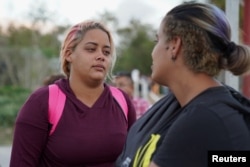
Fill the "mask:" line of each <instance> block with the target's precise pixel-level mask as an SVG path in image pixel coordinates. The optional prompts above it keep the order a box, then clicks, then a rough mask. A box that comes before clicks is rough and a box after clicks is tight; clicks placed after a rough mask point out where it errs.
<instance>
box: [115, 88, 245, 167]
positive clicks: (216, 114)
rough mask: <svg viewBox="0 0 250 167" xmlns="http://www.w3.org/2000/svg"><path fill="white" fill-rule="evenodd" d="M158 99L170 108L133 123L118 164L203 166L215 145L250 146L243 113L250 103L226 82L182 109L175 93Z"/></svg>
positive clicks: (199, 96) (228, 148) (215, 147)
mask: <svg viewBox="0 0 250 167" xmlns="http://www.w3.org/2000/svg"><path fill="white" fill-rule="evenodd" d="M159 103H160V105H159V106H161V105H165V111H164V108H159V107H158V108H154V109H151V111H150V114H146V115H145V116H143V117H142V119H141V120H138V122H136V124H134V126H133V127H132V129H131V130H130V132H129V135H128V138H127V142H126V146H125V148H124V150H123V153H122V154H121V155H120V157H119V158H118V160H117V163H116V164H117V166H123V167H125V166H136V167H140V166H143V165H145V166H148V165H149V164H150V162H151V161H154V163H156V164H157V165H158V166H161V167H166V166H170V167H183V166H185V167H196V166H197V167H203V166H207V158H208V156H207V153H208V151H210V150H250V134H249V129H248V128H247V126H246V123H245V121H244V118H243V113H245V114H249V113H248V112H249V111H250V108H247V107H246V106H243V105H242V104H241V103H240V102H239V101H237V100H236V99H235V98H234V97H233V96H232V95H231V93H230V92H229V90H228V89H227V88H226V87H215V88H210V89H208V90H206V91H204V92H202V93H201V94H199V95H198V96H197V97H195V98H194V99H193V100H192V101H191V102H189V103H188V104H187V105H186V106H184V107H182V108H180V106H178V105H177V104H173V103H176V100H175V99H174V97H173V95H172V94H170V95H169V96H168V97H167V98H165V99H163V100H161V101H160V102H159ZM166 104H167V105H166ZM156 105H158V104H156ZM247 110H248V111H247ZM158 111H159V113H158ZM155 115H158V118H157V119H156V117H155ZM151 118H152V119H151ZM148 124H150V126H148ZM141 134H143V135H141ZM142 136H145V138H143V137H142ZM138 140H139V141H138ZM130 147H133V149H131V148H130Z"/></svg>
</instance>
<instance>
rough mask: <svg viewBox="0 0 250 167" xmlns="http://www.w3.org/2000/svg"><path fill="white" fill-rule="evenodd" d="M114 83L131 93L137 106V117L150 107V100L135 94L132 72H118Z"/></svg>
mask: <svg viewBox="0 0 250 167" xmlns="http://www.w3.org/2000/svg"><path fill="white" fill-rule="evenodd" d="M114 85H115V86H116V87H118V88H120V89H121V90H123V91H124V92H126V93H127V94H128V95H129V97H130V99H131V100H132V102H133V104H134V106H135V110H136V118H137V119H138V118H140V117H141V116H142V115H143V114H144V113H145V112H146V111H147V109H148V108H149V107H150V105H151V104H150V103H149V101H147V100H146V99H143V98H141V97H136V96H134V82H133V79H132V77H131V73H130V72H125V71H122V72H118V73H117V74H116V76H115V79H114Z"/></svg>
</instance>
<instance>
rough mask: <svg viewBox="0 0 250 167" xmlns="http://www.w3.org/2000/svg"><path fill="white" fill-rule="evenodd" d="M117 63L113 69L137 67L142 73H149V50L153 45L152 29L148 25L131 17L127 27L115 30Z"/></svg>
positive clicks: (150, 50)
mask: <svg viewBox="0 0 250 167" xmlns="http://www.w3.org/2000/svg"><path fill="white" fill-rule="evenodd" d="M117 34H118V36H119V40H120V43H119V46H118V47H117V54H118V59H117V65H116V67H115V71H120V70H127V71H131V70H133V69H138V70H139V71H140V72H141V73H142V74H144V75H149V74H151V68H150V66H151V64H152V58H151V52H152V49H153V46H154V43H153V38H154V37H153V36H154V30H153V28H152V26H150V25H143V24H141V23H140V21H139V20H135V19H132V20H131V21H130V24H129V26H128V27H125V28H121V29H118V30H117Z"/></svg>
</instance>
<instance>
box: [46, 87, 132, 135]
mask: <svg viewBox="0 0 250 167" xmlns="http://www.w3.org/2000/svg"><path fill="white" fill-rule="evenodd" d="M109 88H110V91H111V93H112V95H113V97H114V98H115V100H116V101H117V102H118V104H119V105H120V107H121V109H122V111H123V113H124V115H125V118H126V120H128V105H127V101H126V99H125V97H124V95H123V93H122V92H121V91H120V90H119V89H118V88H116V87H113V86H109ZM65 100H66V96H65V94H64V93H63V92H62V91H61V90H60V88H59V87H58V86H57V85H56V84H52V85H49V107H48V111H49V113H48V117H49V122H50V123H51V124H52V127H51V130H50V133H49V135H51V134H52V133H53V132H54V131H55V129H56V126H57V124H58V122H59V119H60V118H61V115H62V112H63V108H64V104H65Z"/></svg>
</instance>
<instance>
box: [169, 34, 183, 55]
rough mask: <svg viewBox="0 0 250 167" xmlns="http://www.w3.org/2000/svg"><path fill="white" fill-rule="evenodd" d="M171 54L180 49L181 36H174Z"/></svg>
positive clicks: (175, 53) (176, 53)
mask: <svg viewBox="0 0 250 167" xmlns="http://www.w3.org/2000/svg"><path fill="white" fill-rule="evenodd" d="M171 49H172V54H173V55H178V54H179V52H180V50H181V38H180V37H178V36H177V37H174V39H173V40H172V48H171Z"/></svg>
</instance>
